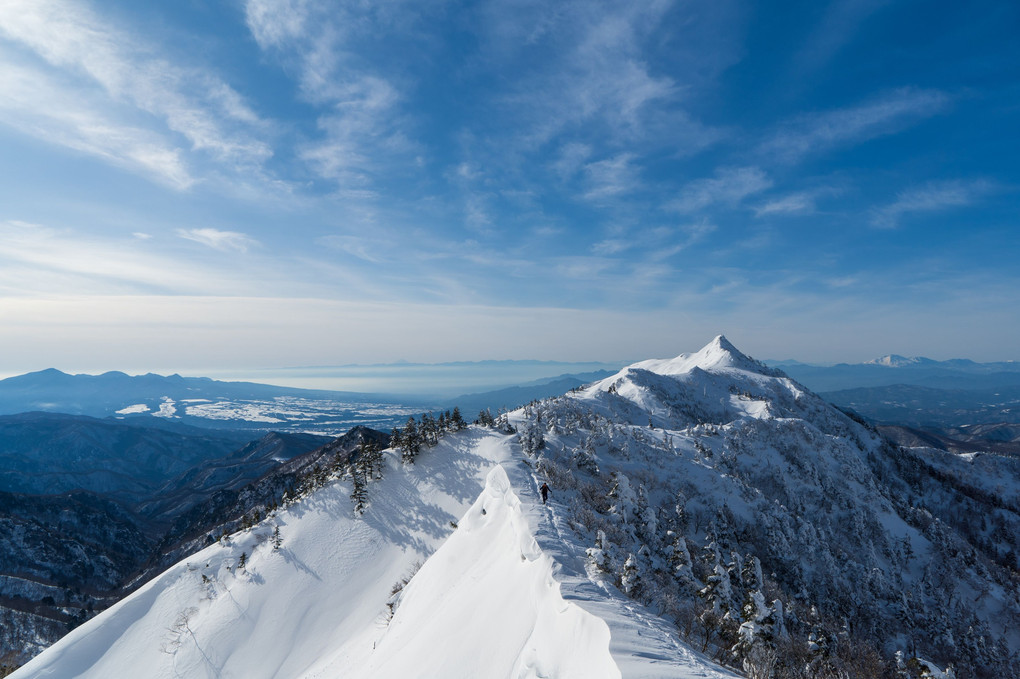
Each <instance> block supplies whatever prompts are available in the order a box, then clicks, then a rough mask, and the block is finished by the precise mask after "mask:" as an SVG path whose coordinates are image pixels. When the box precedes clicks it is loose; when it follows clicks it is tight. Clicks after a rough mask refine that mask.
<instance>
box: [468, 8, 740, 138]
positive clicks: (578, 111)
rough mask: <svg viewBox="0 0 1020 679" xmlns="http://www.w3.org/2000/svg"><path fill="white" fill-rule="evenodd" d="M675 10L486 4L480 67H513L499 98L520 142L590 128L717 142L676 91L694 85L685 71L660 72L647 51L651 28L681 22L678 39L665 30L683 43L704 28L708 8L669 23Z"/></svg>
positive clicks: (604, 133) (607, 134) (705, 58)
mask: <svg viewBox="0 0 1020 679" xmlns="http://www.w3.org/2000/svg"><path fill="white" fill-rule="evenodd" d="M673 9H674V8H673V7H672V5H671V3H668V2H657V3H623V4H621V3H611V2H605V3H598V2H596V3H591V2H564V3H556V4H555V5H549V4H546V3H534V2H527V1H525V2H508V1H503V0H496V1H494V2H489V3H486V4H485V5H484V6H483V11H482V12H481V13H480V15H481V17H482V23H481V26H480V30H481V31H482V32H483V34H484V35H485V36H486V40H485V45H486V47H485V48H484V49H483V53H484V55H485V57H486V58H487V59H488V60H489V61H490V62H491V63H490V64H488V66H487V67H488V68H496V69H499V70H501V71H508V70H512V71H514V72H516V73H518V76H517V77H516V78H515V79H514V80H513V81H511V83H510V87H509V89H508V91H507V92H506V93H505V94H502V95H501V97H500V98H499V99H498V100H497V101H498V102H500V103H502V105H503V107H504V110H505V111H506V112H508V113H510V112H512V119H513V121H514V122H513V125H514V129H513V130H512V134H513V136H515V137H516V138H517V139H518V143H519V144H523V145H524V146H525V147H529V148H533V149H538V148H541V147H542V146H544V145H545V144H546V143H548V142H550V141H552V140H554V139H556V138H559V137H561V136H564V135H569V134H574V133H576V132H577V131H578V130H581V129H583V130H586V131H587V132H589V133H590V132H591V131H597V136H593V137H590V138H589V139H588V140H586V141H587V142H588V143H592V142H595V143H598V144H600V145H601V144H605V143H607V142H608V143H621V142H624V141H628V142H631V143H633V142H640V141H642V140H647V139H648V138H649V135H655V136H656V137H655V139H656V141H657V142H658V143H660V144H661V143H669V142H672V143H673V144H675V145H676V147H677V150H678V151H682V152H690V151H693V150H697V149H700V148H704V147H705V146H707V145H710V144H711V143H713V142H714V141H716V140H718V138H719V136H720V133H719V132H718V131H717V130H714V129H712V128H711V127H710V126H708V125H705V124H703V123H700V122H698V121H697V120H695V119H694V118H693V117H692V116H691V115H690V114H689V113H688V111H686V110H685V108H684V106H683V101H682V96H681V95H682V94H684V93H685V91H686V90H687V89H688V88H689V87H690V85H691V83H690V82H684V81H679V80H677V75H678V74H683V73H684V70H683V69H679V68H678V69H672V71H671V72H670V73H668V74H667V73H666V72H665V71H664V70H658V69H656V68H655V67H654V66H653V65H652V60H651V59H650V58H649V55H648V54H647V53H646V49H647V46H648V41H649V39H650V37H651V36H652V35H654V34H656V33H657V32H658V33H660V34H665V33H670V31H671V30H672V29H671V28H668V27H673V26H684V28H683V29H682V31H683V32H684V35H683V36H679V37H678V36H672V35H671V36H670V37H671V38H675V39H677V40H678V41H681V40H683V39H685V38H689V37H691V36H693V35H696V34H699V33H701V32H705V31H706V26H705V25H703V24H704V23H705V22H707V21H708V20H706V19H705V17H707V16H709V15H712V14H713V11H705V12H703V13H701V14H699V15H697V16H693V17H685V19H686V20H685V21H682V22H670V21H667V20H666V17H667V14H668V13H669V12H670V11H671V10H673ZM688 32H689V33H690V35H687V33H688ZM660 37H662V36H661V35H660ZM663 39H664V38H663ZM723 42H725V41H723V40H720V41H718V43H717V44H716V49H715V50H714V51H713V50H709V51H706V52H703V53H701V54H700V55H699V58H698V59H697V61H698V62H699V66H700V68H699V69H697V71H695V69H691V71H689V72H690V73H695V72H698V73H704V72H705V71H707V70H709V66H708V65H709V64H710V63H713V60H715V58H716V53H717V52H722V51H725V50H724V49H723V48H720V47H718V45H719V44H721V43H723ZM536 59H537V60H540V66H539V65H538V64H536V63H535V60H536ZM692 61H694V60H692ZM722 61H723V62H727V60H726V59H723V60H722ZM727 63H728V62H727ZM500 120H504V118H503V117H502V116H501V117H500ZM667 140H669V142H667Z"/></svg>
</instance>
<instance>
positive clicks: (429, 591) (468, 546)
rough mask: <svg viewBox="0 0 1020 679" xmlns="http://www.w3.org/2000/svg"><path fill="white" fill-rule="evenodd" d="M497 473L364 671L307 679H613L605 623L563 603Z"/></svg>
mask: <svg viewBox="0 0 1020 679" xmlns="http://www.w3.org/2000/svg"><path fill="white" fill-rule="evenodd" d="M554 572H555V563H554V561H553V560H552V559H551V558H550V557H549V556H548V555H546V554H544V553H543V552H542V550H541V549H540V548H539V546H538V543H537V542H536V541H535V539H534V537H533V536H532V533H531V528H530V527H529V525H528V522H527V520H526V518H525V516H524V514H523V513H522V510H521V502H520V500H519V499H518V498H517V496H516V495H515V493H514V490H513V488H512V487H511V485H510V480H509V479H508V478H507V475H506V472H505V471H504V470H503V468H502V467H499V466H497V467H495V468H494V469H493V470H492V471H491V472H490V473H489V476H488V479H487V482H486V486H485V489H484V490H483V491H482V493H481V495H480V496H479V497H478V499H477V500H476V501H475V503H474V505H472V506H471V508H470V509H468V511H467V512H466V513H465V514H464V516H463V517H462V518H461V520H460V522H459V526H458V528H457V531H456V532H455V533H454V534H453V535H452V536H450V539H449V540H448V541H447V542H446V543H444V544H443V546H442V547H441V548H440V549H439V551H437V552H436V554H435V555H434V556H432V558H430V559H429V560H428V561H427V562H426V563H425V564H424V566H422V568H421V570H420V571H419V572H418V574H417V575H415V577H414V578H413V579H412V580H411V582H410V583H409V584H408V586H407V587H406V588H405V589H404V590H403V592H402V593H401V594H400V598H399V600H398V601H397V602H396V603H397V605H396V613H395V615H394V616H393V619H392V621H391V622H390V623H389V626H388V628H387V629H386V631H385V632H384V633H383V634H382V636H381V637H380V638H379V639H378V641H377V642H376V644H375V647H374V648H373V650H372V652H371V654H370V655H369V656H368V658H367V659H366V660H365V662H363V663H356V664H353V665H352V664H351V662H350V659H349V658H339V659H334V660H333V662H331V663H329V664H328V665H327V667H325V668H323V670H322V671H319V672H313V673H311V675H310V676H311V677H334V676H341V675H342V676H344V677H348V678H351V679H354V678H357V677H364V678H365V679H369V678H370V679H384V678H392V679H404V678H405V677H472V678H473V679H485V678H488V677H491V678H493V679H496V678H501V677H521V678H532V677H536V678H537V677H561V678H562V679H570V678H573V677H576V678H577V679H603V678H604V679H616V678H618V677H620V670H619V669H618V668H617V666H616V663H615V662H614V661H613V658H612V656H611V655H610V653H609V640H610V632H609V627H608V626H607V625H606V623H605V622H604V621H603V620H601V619H599V618H597V617H595V616H594V615H592V614H590V613H588V612H586V611H585V610H584V609H582V608H581V607H579V606H578V605H577V604H573V603H569V602H567V601H564V600H563V597H562V596H561V595H560V591H559V590H560V588H559V584H558V583H557V581H556V579H555V577H554Z"/></svg>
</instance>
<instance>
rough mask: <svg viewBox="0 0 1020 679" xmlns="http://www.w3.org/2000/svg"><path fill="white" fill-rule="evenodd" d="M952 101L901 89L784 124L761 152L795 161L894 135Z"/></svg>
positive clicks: (929, 92)
mask: <svg viewBox="0 0 1020 679" xmlns="http://www.w3.org/2000/svg"><path fill="white" fill-rule="evenodd" d="M950 102H951V98H950V96H949V95H948V94H946V93H945V92H941V91H939V90H924V89H917V88H904V89H899V90H896V91H894V92H891V93H889V94H886V95H885V96H883V97H881V98H879V99H876V100H874V101H871V102H868V103H866V104H861V105H859V106H853V107H848V108H843V109H838V110H834V111H826V112H824V113H815V114H810V115H804V116H799V117H797V118H795V119H793V120H791V121H789V122H787V123H786V124H784V125H782V126H781V127H780V128H779V130H778V131H776V132H775V133H774V134H772V135H771V136H770V137H769V138H768V139H766V140H765V142H764V143H762V144H761V145H760V146H759V148H758V151H759V153H761V154H763V155H765V156H768V157H769V158H774V159H778V160H782V161H785V162H795V161H797V160H800V159H801V158H803V157H804V156H807V155H810V154H813V153H820V152H823V151H828V150H829V149H832V148H834V147H837V146H845V145H853V144H858V143H861V142H864V141H867V140H869V139H874V138H876V137H880V136H884V135H887V134H893V133H895V132H898V131H899V130H901V129H903V128H905V127H907V126H909V125H911V124H913V123H915V122H917V121H919V120H923V119H925V118H930V117H932V116H934V115H937V114H939V113H941V112H942V111H944V110H945V109H946V108H947V107H948V106H949V104H950Z"/></svg>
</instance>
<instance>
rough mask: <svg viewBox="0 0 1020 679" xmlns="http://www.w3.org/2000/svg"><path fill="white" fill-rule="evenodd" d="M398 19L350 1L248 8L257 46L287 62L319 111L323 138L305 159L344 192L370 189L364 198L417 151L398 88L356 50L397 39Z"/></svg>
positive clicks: (288, 1)
mask: <svg viewBox="0 0 1020 679" xmlns="http://www.w3.org/2000/svg"><path fill="white" fill-rule="evenodd" d="M398 4H399V3H398ZM409 11H411V10H409ZM399 15H400V11H399V10H397V9H395V8H382V7H376V6H369V5H363V4H359V3H349V2H340V3H333V2H321V1H318V0H247V2H246V3H245V19H246V22H247V25H248V29H249V30H250V31H251V33H252V35H253V36H254V37H255V40H256V42H258V44H259V46H260V47H261V48H262V49H263V50H264V51H265V52H267V53H272V54H274V55H276V56H278V57H279V58H280V59H281V60H282V61H283V62H284V63H285V64H287V67H288V71H290V72H293V73H294V74H295V78H296V81H297V84H298V87H299V88H300V91H301V94H302V96H303V98H304V99H305V100H306V101H308V102H309V103H311V104H312V105H314V106H316V107H317V108H318V110H319V115H318V118H317V127H318V130H319V133H320V135H321V136H320V137H319V138H318V139H311V140H309V141H308V142H306V143H305V144H303V145H302V147H301V148H300V149H299V151H298V155H299V157H300V158H301V159H302V160H304V161H305V162H306V163H307V164H308V166H309V167H310V168H311V169H312V170H313V171H314V172H315V173H316V175H317V176H319V177H320V178H322V179H327V180H330V181H333V182H336V183H337V184H338V185H339V187H340V189H341V190H342V191H344V190H352V189H353V190H360V191H368V193H365V194H362V197H372V195H373V194H372V193H371V187H372V185H373V177H375V176H376V175H379V174H381V173H382V171H383V169H385V168H389V167H392V166H394V165H396V164H398V163H399V162H406V161H407V159H408V157H409V156H410V155H413V153H414V152H416V150H417V148H418V146H417V144H416V143H414V142H413V141H412V137H411V135H410V134H409V133H408V132H407V128H408V127H409V126H410V125H411V117H410V116H409V115H408V114H407V113H406V112H405V111H404V110H403V108H402V105H403V103H404V97H403V95H402V93H401V91H400V89H399V87H398V86H397V84H396V83H395V82H393V80H392V79H390V78H388V77H387V76H386V75H384V74H383V72H382V69H381V68H378V67H376V66H375V65H374V64H373V62H372V60H371V59H370V58H369V57H367V56H365V55H361V54H359V53H358V50H357V49H356V47H355V46H354V43H355V42H357V41H358V40H359V39H362V38H363V37H364V35H365V34H372V35H374V34H375V33H376V32H378V33H379V34H380V35H381V34H383V33H392V31H393V30H395V26H396V23H395V22H397V23H398V22H399V21H398V19H397V17H398V16H399Z"/></svg>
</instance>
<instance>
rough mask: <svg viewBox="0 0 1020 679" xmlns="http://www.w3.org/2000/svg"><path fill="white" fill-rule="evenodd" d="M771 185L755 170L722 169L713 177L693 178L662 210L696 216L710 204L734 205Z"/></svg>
mask: <svg viewBox="0 0 1020 679" xmlns="http://www.w3.org/2000/svg"><path fill="white" fill-rule="evenodd" d="M770 186H772V180H771V179H769V177H768V175H767V174H766V173H765V172H764V171H763V170H762V169H761V168H758V167H737V168H722V169H720V170H717V171H716V173H715V177H712V178H705V179H696V180H694V181H692V182H689V183H688V184H687V185H686V186H684V187H683V188H682V189H681V190H680V195H679V197H678V198H676V199H675V200H673V201H670V202H669V203H667V205H666V207H667V208H668V209H670V210H673V211H675V212H680V213H683V214H691V213H696V212H699V211H701V210H705V209H707V208H709V207H712V206H714V205H727V206H734V205H738V204H740V203H741V201H743V200H744V199H745V198H747V197H748V196H751V195H754V194H756V193H760V192H762V191H764V190H766V189H768V188H769V187H770Z"/></svg>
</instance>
